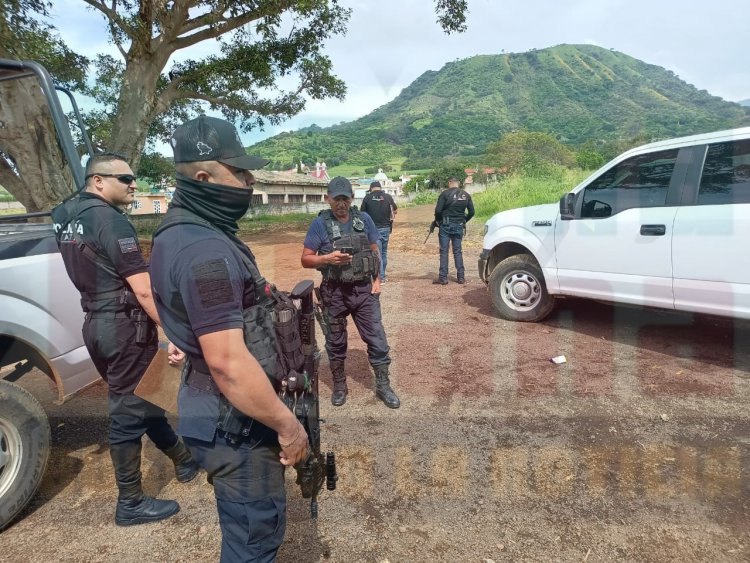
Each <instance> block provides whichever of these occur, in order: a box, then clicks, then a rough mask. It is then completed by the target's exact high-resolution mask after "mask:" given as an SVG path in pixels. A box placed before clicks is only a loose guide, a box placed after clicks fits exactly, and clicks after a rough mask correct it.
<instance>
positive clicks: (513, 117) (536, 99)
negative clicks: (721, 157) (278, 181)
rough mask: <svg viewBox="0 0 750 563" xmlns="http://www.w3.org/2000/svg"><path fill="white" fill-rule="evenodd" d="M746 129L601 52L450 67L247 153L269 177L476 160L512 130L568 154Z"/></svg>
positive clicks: (742, 120) (689, 91)
mask: <svg viewBox="0 0 750 563" xmlns="http://www.w3.org/2000/svg"><path fill="white" fill-rule="evenodd" d="M748 124H750V109H746V108H743V107H741V106H740V105H739V104H736V103H732V102H727V101H724V100H722V99H721V98H719V97H716V96H712V95H711V94H709V93H708V92H706V91H705V90H697V89H696V88H695V87H694V86H692V85H690V84H687V83H686V82H684V81H683V80H681V79H680V78H679V77H677V76H676V75H675V74H674V73H673V72H672V71H669V70H665V69H664V68H661V67H659V66H655V65H650V64H647V63H644V62H642V61H640V60H638V59H634V58H633V57H630V56H628V55H625V54H623V53H619V52H617V51H613V50H607V49H603V48H601V47H595V46H592V45H558V46H556V47H551V48H548V49H542V50H532V51H530V52H526V53H514V54H507V55H480V56H476V57H471V58H468V59H464V60H460V61H455V62H452V63H448V64H446V65H445V66H444V67H443V68H442V69H441V70H439V71H437V72H435V71H428V72H425V73H424V74H423V75H422V76H420V77H419V78H417V79H416V80H415V81H414V82H412V84H410V85H409V86H408V87H407V88H405V89H404V90H403V91H402V92H401V94H399V96H398V97H397V98H395V99H394V100H393V101H391V102H389V103H387V104H385V105H384V106H381V107H380V108H378V109H376V110H375V111H373V112H372V113H370V114H369V115H366V116H365V117H362V118H360V119H357V120H356V121H352V122H349V123H342V124H340V125H335V126H333V127H326V128H320V127H316V126H313V127H308V128H305V129H301V130H299V131H296V132H292V133H282V134H280V135H277V136H275V137H272V138H270V139H266V140H265V141H262V142H260V143H257V144H256V145H253V147H252V149H250V150H251V152H253V153H255V154H262V155H263V156H265V157H266V158H270V159H271V160H272V161H273V163H274V165H275V166H276V167H288V166H290V165H291V164H292V163H293V162H298V161H299V160H300V159H302V160H304V161H307V162H310V161H313V162H314V161H316V160H319V159H322V160H324V161H326V162H327V164H328V165H329V166H335V165H338V164H350V165H357V166H373V165H377V164H379V163H385V162H402V161H403V160H404V159H406V158H408V159H410V161H412V162H415V161H417V160H419V159H436V158H441V157H445V156H473V155H481V154H483V153H484V150H485V147H486V145H487V143H490V142H492V141H496V140H498V139H499V138H500V137H501V136H502V135H503V134H504V133H507V132H510V131H514V130H518V129H528V130H530V131H544V132H548V133H551V134H553V135H554V136H556V137H557V138H558V139H560V140H561V141H563V142H566V143H570V144H574V145H576V144H583V143H586V142H589V141H593V142H597V141H608V140H616V139H621V138H631V137H633V136H635V135H638V134H645V135H647V136H651V137H654V138H666V137H672V136H678V135H687V134H692V133H700V132H707V131H711V130H718V129H724V128H730V127H738V126H741V125H748Z"/></svg>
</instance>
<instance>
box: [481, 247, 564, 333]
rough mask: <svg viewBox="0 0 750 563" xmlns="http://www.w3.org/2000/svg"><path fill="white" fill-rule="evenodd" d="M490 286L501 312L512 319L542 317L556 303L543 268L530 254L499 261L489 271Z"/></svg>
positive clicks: (496, 306)
mask: <svg viewBox="0 0 750 563" xmlns="http://www.w3.org/2000/svg"><path fill="white" fill-rule="evenodd" d="M489 290H490V294H491V295H492V302H493V303H494V305H495V308H496V309H497V311H498V313H499V314H500V316H501V317H502V318H504V319H506V320H509V321H523V322H532V323H533V322H537V321H541V320H542V319H544V318H545V317H546V316H547V315H549V314H550V312H552V308H553V307H554V305H555V302H554V299H553V298H552V297H550V294H549V293H547V286H546V285H545V284H544V275H543V274H542V270H541V268H539V265H538V264H537V263H536V260H534V258H532V257H531V256H529V255H528V254H517V255H515V256H510V257H509V258H506V259H505V260H503V261H502V262H500V263H499V264H498V265H497V266H496V267H495V269H494V270H492V274H490V279H489Z"/></svg>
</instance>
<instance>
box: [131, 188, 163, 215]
mask: <svg viewBox="0 0 750 563" xmlns="http://www.w3.org/2000/svg"><path fill="white" fill-rule="evenodd" d="M169 195H171V194H167V192H166V190H163V191H162V190H160V191H156V192H135V199H134V200H133V203H131V204H130V211H129V213H130V215H159V214H161V213H166V212H167V207H168V203H169V200H170V199H172V198H171V197H168V196H169Z"/></svg>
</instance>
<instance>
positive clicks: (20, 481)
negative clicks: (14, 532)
mask: <svg viewBox="0 0 750 563" xmlns="http://www.w3.org/2000/svg"><path fill="white" fill-rule="evenodd" d="M49 449H50V429H49V421H48V420H47V415H46V413H45V412H44V409H43V408H42V406H41V405H40V404H39V402H38V401H37V400H36V399H35V398H34V397H32V396H31V394H30V393H29V392H28V391H26V390H25V389H22V388H21V387H18V386H17V385H14V384H12V383H10V382H8V381H0V530H2V529H3V528H5V527H6V526H7V525H8V524H10V522H11V521H12V520H13V518H14V517H15V516H16V515H17V514H18V513H19V512H20V511H21V509H22V508H23V507H24V506H26V503H28V502H29V500H31V497H32V496H34V493H35V492H36V490H37V488H38V487H39V484H40V483H41V481H42V476H43V475H44V470H45V468H46V467H47V459H48V458H49Z"/></svg>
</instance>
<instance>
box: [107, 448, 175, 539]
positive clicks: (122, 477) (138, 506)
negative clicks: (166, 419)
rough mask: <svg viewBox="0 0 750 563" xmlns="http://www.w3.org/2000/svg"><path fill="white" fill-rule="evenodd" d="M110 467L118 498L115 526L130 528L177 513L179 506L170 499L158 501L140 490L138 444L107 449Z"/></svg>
mask: <svg viewBox="0 0 750 563" xmlns="http://www.w3.org/2000/svg"><path fill="white" fill-rule="evenodd" d="M109 453H110V455H111V456H112V464H113V465H114V466H115V478H116V479H117V488H118V489H119V490H120V495H119V497H118V499H117V509H116V510H115V524H117V525H118V526H132V525H133V524H145V523H147V522H157V521H159V520H164V519H165V518H169V517H170V516H172V515H173V514H177V512H179V510H180V505H179V504H177V502H175V501H173V500H159V499H155V498H153V497H148V496H146V495H144V494H143V489H142V488H141V442H140V441H138V442H126V443H124V444H116V445H114V446H110V448H109Z"/></svg>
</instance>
